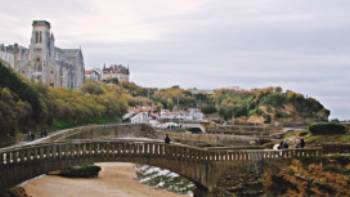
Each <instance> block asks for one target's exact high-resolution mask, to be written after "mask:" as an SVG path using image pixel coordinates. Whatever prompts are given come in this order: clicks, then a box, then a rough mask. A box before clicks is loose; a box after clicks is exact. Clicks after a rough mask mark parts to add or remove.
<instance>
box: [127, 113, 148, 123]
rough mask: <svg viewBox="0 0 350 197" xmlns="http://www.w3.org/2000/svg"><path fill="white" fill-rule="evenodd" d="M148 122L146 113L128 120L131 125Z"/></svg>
mask: <svg viewBox="0 0 350 197" xmlns="http://www.w3.org/2000/svg"><path fill="white" fill-rule="evenodd" d="M148 121H149V118H148V113H147V112H140V113H137V114H135V115H134V116H132V117H131V118H130V122H131V123H133V124H140V123H148Z"/></svg>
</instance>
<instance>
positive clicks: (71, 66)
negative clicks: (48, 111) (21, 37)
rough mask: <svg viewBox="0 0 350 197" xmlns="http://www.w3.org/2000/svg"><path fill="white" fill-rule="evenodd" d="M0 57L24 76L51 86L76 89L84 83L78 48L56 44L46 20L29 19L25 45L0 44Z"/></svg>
mask: <svg viewBox="0 0 350 197" xmlns="http://www.w3.org/2000/svg"><path fill="white" fill-rule="evenodd" d="M0 60H2V61H3V62H5V64H6V65H7V66H9V67H11V68H12V69H14V70H15V71H17V72H19V73H21V74H23V75H24V76H26V77H27V78H29V79H31V80H33V81H37V82H41V83H43V84H46V85H49V86H52V87H64V88H72V89H77V88H79V87H80V86H81V85H82V84H83V83H84V73H85V66H84V58H83V54H82V51H81V49H61V48H58V47H56V46H55V38H54V35H53V33H52V32H51V25H50V23H49V22H47V21H43V20H35V21H33V30H32V37H31V40H30V45H29V48H26V47H22V46H19V45H18V44H14V45H9V46H5V45H3V44H2V45H0Z"/></svg>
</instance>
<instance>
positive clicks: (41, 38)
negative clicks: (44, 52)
mask: <svg viewBox="0 0 350 197" xmlns="http://www.w3.org/2000/svg"><path fill="white" fill-rule="evenodd" d="M42 42H43V32H42V31H40V32H39V43H42Z"/></svg>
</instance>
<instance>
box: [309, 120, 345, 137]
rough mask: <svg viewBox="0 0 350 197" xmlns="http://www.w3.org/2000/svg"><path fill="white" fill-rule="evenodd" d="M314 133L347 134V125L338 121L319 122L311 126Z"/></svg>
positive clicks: (310, 128)
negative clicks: (337, 122)
mask: <svg viewBox="0 0 350 197" xmlns="http://www.w3.org/2000/svg"><path fill="white" fill-rule="evenodd" d="M309 130H310V132H311V133H312V134H320V135H327V134H345V133H346V132H347V127H345V126H344V125H340V124H336V123H317V124H313V125H311V126H310V127H309Z"/></svg>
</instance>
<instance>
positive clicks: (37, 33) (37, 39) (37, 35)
mask: <svg viewBox="0 0 350 197" xmlns="http://www.w3.org/2000/svg"><path fill="white" fill-rule="evenodd" d="M38 42H39V32H37V31H36V32H35V43H38Z"/></svg>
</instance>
